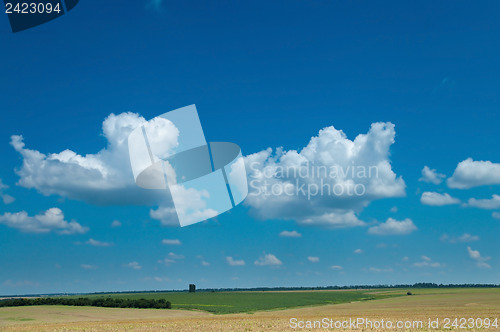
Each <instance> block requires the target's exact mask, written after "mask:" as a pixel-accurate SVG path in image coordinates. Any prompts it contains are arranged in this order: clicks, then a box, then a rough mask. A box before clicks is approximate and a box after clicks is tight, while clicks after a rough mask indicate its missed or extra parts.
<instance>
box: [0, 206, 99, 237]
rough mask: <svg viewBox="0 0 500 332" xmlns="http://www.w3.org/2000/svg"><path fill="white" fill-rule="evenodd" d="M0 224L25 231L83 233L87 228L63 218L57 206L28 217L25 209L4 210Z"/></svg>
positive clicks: (0, 216)
mask: <svg viewBox="0 0 500 332" xmlns="http://www.w3.org/2000/svg"><path fill="white" fill-rule="evenodd" d="M0 224H4V225H6V226H8V227H11V228H16V229H18V230H20V231H21V232H25V233H50V232H52V231H53V232H56V233H58V234H83V233H86V232H87V231H88V230H89V228H88V227H84V226H82V225H80V224H79V223H77V222H76V221H74V220H72V221H66V220H64V214H63V212H62V211H61V209H59V208H50V209H48V210H47V211H45V212H43V213H42V214H37V215H35V216H33V217H30V216H29V215H28V213H27V212H26V211H21V212H17V213H10V212H6V213H4V214H3V215H0Z"/></svg>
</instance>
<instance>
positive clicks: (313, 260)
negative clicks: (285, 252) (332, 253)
mask: <svg viewBox="0 0 500 332" xmlns="http://www.w3.org/2000/svg"><path fill="white" fill-rule="evenodd" d="M307 260H308V261H309V262H311V263H317V262H319V257H316V256H308V257H307Z"/></svg>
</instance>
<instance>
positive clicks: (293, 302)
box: [86, 290, 406, 314]
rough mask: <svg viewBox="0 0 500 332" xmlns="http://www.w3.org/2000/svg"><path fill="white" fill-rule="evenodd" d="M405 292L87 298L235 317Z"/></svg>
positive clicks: (145, 295) (302, 292) (294, 292)
mask: <svg viewBox="0 0 500 332" xmlns="http://www.w3.org/2000/svg"><path fill="white" fill-rule="evenodd" d="M405 293H406V292H404V291H403V290H392V291H386V292H383V293H377V291H376V290H375V291H374V290H369V291H358V290H349V291H337V290H336V291H289V292H271V291H266V292H257V291H253V292H214V293H211V292H196V293H187V292H182V293H179V292H172V293H131V294H102V295H101V294H100V295H87V296H86V297H90V298H99V297H104V298H106V297H112V298H128V299H140V298H145V299H156V300H158V299H161V298H163V299H165V300H167V301H170V302H172V309H187V310H202V311H207V312H211V313H214V314H232V313H240V312H250V313H251V312H255V311H261V310H279V309H288V308H295V307H302V306H315V305H324V304H339V303H348V302H356V301H367V300H375V299H382V298H387V297H393V296H401V295H403V294H405Z"/></svg>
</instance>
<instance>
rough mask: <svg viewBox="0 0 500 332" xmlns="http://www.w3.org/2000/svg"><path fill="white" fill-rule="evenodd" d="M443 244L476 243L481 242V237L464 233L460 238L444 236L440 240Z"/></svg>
mask: <svg viewBox="0 0 500 332" xmlns="http://www.w3.org/2000/svg"><path fill="white" fill-rule="evenodd" d="M439 239H440V240H441V241H443V242H449V243H459V242H461V243H464V242H474V241H479V236H477V235H471V234H469V233H464V234H463V235H461V236H459V237H454V236H449V235H448V234H443V235H441V237H440V238H439Z"/></svg>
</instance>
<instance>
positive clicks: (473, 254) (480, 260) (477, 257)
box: [467, 247, 491, 269]
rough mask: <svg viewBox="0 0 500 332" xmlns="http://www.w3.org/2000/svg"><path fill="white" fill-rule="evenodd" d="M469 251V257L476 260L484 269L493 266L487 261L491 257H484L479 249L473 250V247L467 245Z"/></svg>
mask: <svg viewBox="0 0 500 332" xmlns="http://www.w3.org/2000/svg"><path fill="white" fill-rule="evenodd" d="M467 252H468V253H469V257H470V258H472V259H473V260H475V261H476V265H477V267H479V268H483V269H490V268H491V266H490V264H488V263H486V261H489V260H490V259H491V257H482V256H481V253H480V252H479V250H473V249H472V248H471V247H467Z"/></svg>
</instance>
